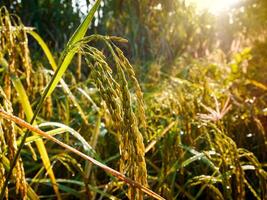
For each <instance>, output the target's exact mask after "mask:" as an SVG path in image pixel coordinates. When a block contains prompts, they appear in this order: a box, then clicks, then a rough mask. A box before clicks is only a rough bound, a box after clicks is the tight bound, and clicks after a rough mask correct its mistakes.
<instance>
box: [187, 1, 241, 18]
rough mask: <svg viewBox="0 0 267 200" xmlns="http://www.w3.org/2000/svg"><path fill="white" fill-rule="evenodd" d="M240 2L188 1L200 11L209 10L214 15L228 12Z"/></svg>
mask: <svg viewBox="0 0 267 200" xmlns="http://www.w3.org/2000/svg"><path fill="white" fill-rule="evenodd" d="M239 1H240V0H187V2H188V3H193V4H195V5H196V7H197V9H198V10H199V11H203V10H208V11H210V12H211V13H213V14H214V15H218V14H220V13H221V12H223V11H227V10H228V9H229V8H231V6H234V5H235V4H236V3H238V2H239Z"/></svg>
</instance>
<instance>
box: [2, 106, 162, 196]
mask: <svg viewBox="0 0 267 200" xmlns="http://www.w3.org/2000/svg"><path fill="white" fill-rule="evenodd" d="M0 116H1V117H3V118H5V119H7V120H10V121H13V122H15V123H16V124H18V125H20V126H22V127H24V128H27V129H28V131H27V132H30V131H32V132H35V133H37V134H39V135H41V136H43V137H45V138H46V139H48V140H51V141H53V142H55V143H57V144H58V145H60V146H62V147H63V148H65V149H67V150H69V151H71V152H73V153H75V154H76V155H79V156H80V157H82V158H84V159H86V160H88V161H90V162H91V163H93V164H95V165H97V166H98V167H100V168H102V169H103V170H104V171H106V172H107V173H110V174H112V175H113V176H115V177H117V178H118V179H120V180H122V181H124V182H125V183H127V184H129V185H130V186H131V187H134V188H138V189H139V190H141V191H143V192H145V193H146V194H147V195H149V196H151V197H153V198H155V199H158V200H164V198H163V197H161V196H160V195H158V194H157V193H155V192H153V191H152V190H150V189H148V188H147V187H144V186H143V185H141V184H140V183H137V182H135V181H133V180H132V179H130V178H128V177H126V176H125V175H123V174H121V173H120V172H118V171H116V170H114V169H112V168H110V167H108V166H106V165H104V164H102V163H101V162H99V161H97V160H95V159H94V158H92V157H90V156H87V155H85V154H84V153H82V152H80V151H78V150H77V149H75V148H73V147H71V146H69V145H67V144H65V143H63V142H61V141H59V140H57V139H56V138H54V137H53V136H51V135H49V134H47V133H45V132H44V131H42V130H40V129H38V128H36V127H34V126H32V125H31V124H29V123H27V122H25V121H23V120H22V119H20V118H18V117H16V116H13V115H11V114H9V113H7V112H5V111H3V110H0ZM25 134H26V133H25Z"/></svg>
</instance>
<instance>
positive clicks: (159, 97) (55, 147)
mask: <svg viewBox="0 0 267 200" xmlns="http://www.w3.org/2000/svg"><path fill="white" fill-rule="evenodd" d="M99 5H100V0H97V1H96V2H95V4H94V5H93V6H92V8H91V10H90V11H89V13H88V15H87V16H86V17H85V19H84V20H83V21H82V23H81V24H80V26H79V27H78V28H77V29H76V30H74V31H73V35H72V36H71V37H70V39H69V40H68V43H67V45H66V46H65V48H64V49H63V50H62V52H60V56H58V55H59V54H55V55H53V53H52V52H53V51H52V50H51V49H49V47H48V45H47V43H46V41H44V40H43V39H42V33H37V31H36V30H35V28H34V27H27V26H24V25H23V23H22V22H21V20H20V18H19V16H16V15H14V14H11V13H10V12H9V11H8V10H7V9H6V8H5V7H2V8H1V9H0V82H1V85H0V97H1V98H0V191H1V194H0V199H5V198H6V199H100V200H101V199H138V200H141V199H168V200H169V199H170V200H171V199H190V200H193V199H216V200H217V199H221V200H223V199H229V200H244V199H257V200H264V199H267V172H266V169H267V162H266V161H267V151H266V149H267V134H266V131H267V92H266V91H267V86H266V85H265V83H264V80H263V81H262V82H261V80H255V79H253V77H252V76H249V75H248V71H249V70H248V69H249V68H250V65H251V61H253V59H254V57H253V55H254V54H253V52H252V47H246V48H242V50H239V51H236V52H232V53H231V55H230V56H228V57H227V55H225V53H224V52H223V51H221V50H219V49H218V50H216V51H212V52H210V53H209V54H208V55H207V56H206V57H205V59H204V58H199V57H197V56H190V55H186V56H179V57H176V58H173V60H172V62H166V61H165V63H167V64H169V65H171V66H170V67H169V68H168V70H162V69H161V68H162V65H163V64H162V60H157V59H155V60H153V62H151V63H149V67H148V68H147V69H146V72H145V74H144V72H142V71H141V69H140V68H141V67H140V66H138V65H139V64H138V62H136V63H135V65H132V64H131V62H130V61H129V60H128V59H127V57H126V56H125V55H124V50H122V49H123V48H121V47H123V45H124V44H126V43H127V40H126V39H124V38H121V37H118V36H107V35H100V34H92V35H89V36H87V35H86V31H87V29H88V28H89V27H90V23H91V21H92V19H93V16H94V14H95V12H96V11H97V9H98V8H99ZM29 41H30V42H32V43H35V45H38V46H39V47H40V49H41V50H42V52H43V54H42V57H39V58H38V59H36V57H35V56H33V54H34V52H32V51H30V48H29ZM136 48H138V46H137V47H136ZM158 53H160V52H158ZM167 59H168V58H167ZM136 73H137V74H136ZM142 73H143V74H142ZM140 77H143V78H140Z"/></svg>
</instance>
